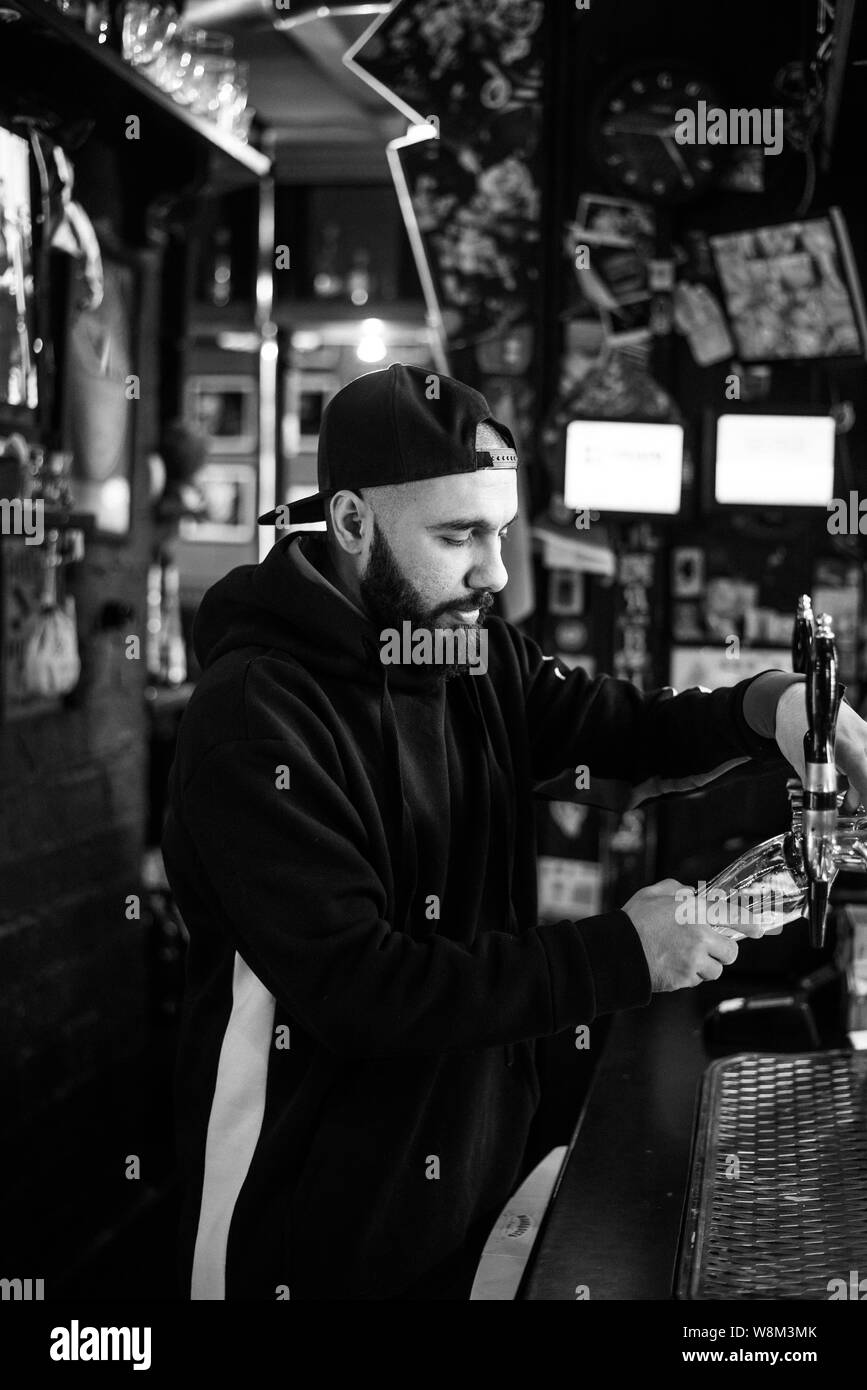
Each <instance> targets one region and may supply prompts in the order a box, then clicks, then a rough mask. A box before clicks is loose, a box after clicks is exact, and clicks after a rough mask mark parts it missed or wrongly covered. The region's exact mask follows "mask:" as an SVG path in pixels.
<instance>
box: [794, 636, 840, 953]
mask: <svg viewBox="0 0 867 1390" xmlns="http://www.w3.org/2000/svg"><path fill="white" fill-rule="evenodd" d="M806 694H807V733H806V734H805V736H804V753H805V756H806V775H805V777H804V794H803V805H802V810H801V836H800V840H801V857H802V862H803V865H804V871H805V873H806V876H807V918H808V921H809V924H810V945H811V946H813V947H815V948H816V949H817V950H818V949H821V948H822V947H823V946H824V944H825V928H826V924H827V919H828V900H829V897H830V893H831V885H832V883H833V882H834V879H835V878H836V876H837V868H838V849H839V847H838V843H837V806H838V800H837V765H836V761H835V756H834V741H835V735H836V729H837V714H838V712H839V709H840V692H839V687H838V685H837V649H836V647H835V644H834V633H833V631H832V628H831V618H830V616H829V615H828V614H827V613H820V614H819V615H818V618H817V619H816V627H815V631H814V633H813V640H812V643H811V649H810V653H809V659H808V663H807V681H806Z"/></svg>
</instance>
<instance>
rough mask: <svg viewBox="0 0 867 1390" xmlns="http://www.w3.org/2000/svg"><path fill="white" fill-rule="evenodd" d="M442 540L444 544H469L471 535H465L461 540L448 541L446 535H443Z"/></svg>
mask: <svg viewBox="0 0 867 1390" xmlns="http://www.w3.org/2000/svg"><path fill="white" fill-rule="evenodd" d="M442 540H444V541H445V543H446V545H469V543H470V540H471V537H470V536H466V537H465V538H464V540H462V541H450V540H449V538H448V536H443V537H442Z"/></svg>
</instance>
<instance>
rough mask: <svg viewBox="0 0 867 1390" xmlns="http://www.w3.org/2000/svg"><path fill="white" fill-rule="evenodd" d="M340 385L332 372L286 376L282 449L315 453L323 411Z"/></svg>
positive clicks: (287, 453)
mask: <svg viewBox="0 0 867 1390" xmlns="http://www.w3.org/2000/svg"><path fill="white" fill-rule="evenodd" d="M339 388H340V377H339V376H338V375H337V374H336V373H334V372H311V371H290V372H288V373H287V375H286V410H285V414H284V416H283V427H282V433H283V452H284V454H285V455H286V456H287V457H291V456H293V455H295V454H303V453H314V454H315V453H316V449H317V446H318V443H319V430H320V427H321V425H322V412H323V410H324V409H325V407H326V405H327V404H328V402H329V401H330V400H331V397H332V396H333V395H334V394H335V393H336V392H337V391H338V390H339Z"/></svg>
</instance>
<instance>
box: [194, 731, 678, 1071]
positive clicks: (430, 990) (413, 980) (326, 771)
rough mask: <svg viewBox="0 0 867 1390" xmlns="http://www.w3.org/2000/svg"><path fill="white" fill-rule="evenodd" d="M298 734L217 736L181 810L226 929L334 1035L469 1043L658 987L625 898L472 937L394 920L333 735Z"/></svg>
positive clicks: (388, 1047) (444, 1045)
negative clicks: (589, 912) (429, 932)
mask: <svg viewBox="0 0 867 1390" xmlns="http://www.w3.org/2000/svg"><path fill="white" fill-rule="evenodd" d="M301 733H302V731H300V730H299V737H298V739H297V742H294V743H293V744H292V745H290V744H288V743H287V740H286V737H285V735H284V737H283V738H281V739H277V738H261V739H243V740H236V741H233V742H231V743H225V744H221V745H219V746H217V747H216V748H213V749H212V750H211V751H210V752H209V753H208V754H207V755H206V756H205V757H204V759H203V760H202V761H201V762H200V764H199V766H198V767H197V769H196V771H195V772H194V774H193V775H192V776H191V778H190V779H189V780H188V781H187V783H186V785H185V787H184V789H183V792H182V794H181V803H180V812H181V817H182V822H183V825H184V827H185V829H186V833H187V835H188V837H189V839H190V840H191V841H192V846H191V848H192V849H193V850H194V861H195V862H193V863H192V865H191V868H192V870H193V871H194V872H195V874H196V877H197V882H198V884H199V890H200V892H201V893H203V894H204V895H205V897H206V898H207V899H208V900H209V901H210V903H211V906H212V910H213V913H214V919H215V928H219V927H222V930H223V931H225V932H226V933H227V934H228V936H229V938H230V940H231V942H232V944H233V946H234V948H235V949H236V950H237V951H238V952H239V953H240V954H241V956H242V957H243V959H244V960H245V961H246V963H247V964H248V966H249V967H250V969H251V970H253V971H254V973H255V974H256V975H257V976H258V977H259V979H260V980H261V981H262V983H263V984H264V985H265V986H266V988H267V989H268V990H269V991H270V992H271V993H272V994H273V995H274V996H275V998H276V999H278V1000H279V1001H280V1002H281V1004H282V1005H283V1006H284V1007H285V1008H286V1009H287V1010H288V1011H289V1012H290V1014H292V1015H293V1016H294V1017H296V1018H297V1019H298V1022H299V1023H300V1024H301V1026H303V1027H304V1028H305V1029H306V1030H307V1031H308V1032H309V1033H310V1034H311V1035H312V1036H313V1037H315V1038H316V1039H317V1040H318V1041H319V1042H320V1043H321V1045H322V1046H324V1047H325V1048H327V1049H328V1050H330V1051H331V1052H332V1053H334V1054H337V1055H341V1056H352V1057H387V1056H390V1055H395V1054H402V1053H434V1052H438V1053H448V1052H459V1051H466V1050H473V1049H476V1048H481V1047H487V1046H494V1045H497V1044H504V1043H508V1042H517V1041H519V1040H521V1039H528V1038H534V1037H540V1036H545V1035H549V1034H552V1033H555V1032H559V1031H560V1030H562V1029H565V1028H570V1027H573V1026H575V1025H577V1024H579V1023H588V1022H590V1021H591V1020H592V1019H593V1018H594V1017H595V1016H597V1015H599V1014H603V1013H607V1012H611V1011H612V1010H615V1009H619V1008H629V1007H632V1006H634V1005H639V1004H645V1003H647V1002H648V1001H649V999H650V996H651V987H650V975H649V971H648V967H647V961H646V958H645V955H644V950H643V947H642V945H641V941H640V939H639V937H638V934H637V932H636V931H635V928H634V927H633V925H632V923H631V921H630V920H629V918H628V917H627V916H626V915H625V913H623V912H620V911H617V912H612V913H609V914H606V915H604V916H600V917H596V918H590V919H589V920H587V921H584V922H581V923H576V922H571V921H563V922H558V923H546V924H543V925H540V926H534V927H532V928H530V929H528V930H526V931H525V932H524V933H522V934H521V935H513V934H509V933H505V932H495V931H490V932H483V933H481V934H479V936H478V937H477V939H476V940H475V942H474V944H473V945H472V946H471V947H466V946H462V945H461V944H459V943H458V942H456V941H453V940H450V939H448V938H447V937H445V936H440V935H433V936H430V937H429V938H427V939H426V940H415V939H413V938H412V937H411V936H410V935H408V934H407V933H405V932H403V931H395V930H393V929H392V928H391V926H390V924H389V923H388V921H386V920H385V918H384V915H383V914H384V912H385V911H386V893H385V890H384V887H383V884H382V882H381V880H380V878H379V876H378V874H377V873H376V872H375V870H374V868H373V866H372V865H373V856H372V854H371V852H370V845H369V842H368V833H367V831H366V829H365V826H364V825H363V823H362V822H361V819H360V817H359V815H358V813H357V811H356V809H355V808H354V806H353V804H352V802H351V801H350V799H349V797H348V796H347V795H346V792H345V791H344V789H343V788H342V786H341V785H340V779H339V777H337V776H335V775H334V773H335V766H334V765H335V764H336V763H337V761H338V760H337V759H336V755H335V753H334V746H333V744H329V742H328V741H327V740H325V739H322V738H321V737H320V739H319V744H318V745H317V740H316V738H308V739H304V738H303V737H302V736H301ZM281 768H283V769H284V771H283V773H282V775H281V772H280V769H281ZM287 770H288V778H289V785H286V786H281V785H280V783H281V780H282V781H283V782H285V781H286V780H287ZM457 910H458V911H459V910H460V908H458V909H457ZM467 939H472V937H471V933H470V932H468V933H467Z"/></svg>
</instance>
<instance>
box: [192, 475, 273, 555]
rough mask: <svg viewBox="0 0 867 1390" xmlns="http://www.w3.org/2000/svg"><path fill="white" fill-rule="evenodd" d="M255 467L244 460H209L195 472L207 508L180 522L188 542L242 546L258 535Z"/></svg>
mask: <svg viewBox="0 0 867 1390" xmlns="http://www.w3.org/2000/svg"><path fill="white" fill-rule="evenodd" d="M256 482H257V479H256V468H255V466H254V465H253V464H245V463H209V464H206V465H205V467H204V468H202V469H200V470H199V472H198V473H197V474H196V486H197V487H198V489H199V491H200V493H201V494H202V496H203V497H204V499H205V503H206V505H207V510H206V511H205V512H204V514H203V515H202V516H201V517H200V518H199V517H197V518H196V519H195V520H194V519H192V518H188V517H185V518H183V519H182V520H181V522H180V536H181V539H182V540H185V541H226V542H231V543H232V544H234V545H243V544H245V543H246V542H247V541H250V540H252V539H253V537H254V536H255V535H256Z"/></svg>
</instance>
